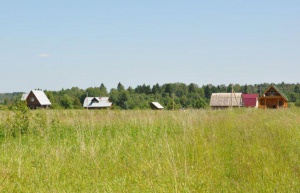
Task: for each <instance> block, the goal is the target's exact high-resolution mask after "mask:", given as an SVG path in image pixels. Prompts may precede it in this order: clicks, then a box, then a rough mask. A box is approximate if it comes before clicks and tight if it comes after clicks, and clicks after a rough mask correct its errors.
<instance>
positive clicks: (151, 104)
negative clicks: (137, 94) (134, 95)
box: [150, 102, 164, 110]
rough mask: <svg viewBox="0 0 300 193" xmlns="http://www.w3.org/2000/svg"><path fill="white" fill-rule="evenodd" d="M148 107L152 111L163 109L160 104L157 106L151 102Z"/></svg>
mask: <svg viewBox="0 0 300 193" xmlns="http://www.w3.org/2000/svg"><path fill="white" fill-rule="evenodd" d="M150 107H151V109H153V110H162V109H164V107H163V106H161V104H159V103H158V102H151V103H150Z"/></svg>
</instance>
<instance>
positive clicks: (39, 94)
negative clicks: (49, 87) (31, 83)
mask: <svg viewBox="0 0 300 193" xmlns="http://www.w3.org/2000/svg"><path fill="white" fill-rule="evenodd" d="M31 92H32V93H33V94H34V96H35V97H36V99H37V100H38V101H39V103H40V104H41V105H51V102H50V101H49V99H48V97H47V96H46V94H45V93H44V91H42V90H32V91H31ZM26 98H27V97H26Z"/></svg>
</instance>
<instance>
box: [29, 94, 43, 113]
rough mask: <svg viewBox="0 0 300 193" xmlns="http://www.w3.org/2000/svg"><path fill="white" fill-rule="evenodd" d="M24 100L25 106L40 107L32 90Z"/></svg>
mask: <svg viewBox="0 0 300 193" xmlns="http://www.w3.org/2000/svg"><path fill="white" fill-rule="evenodd" d="M26 102H27V106H28V107H29V108H31V109H36V108H37V107H41V104H40V103H39V101H38V100H37V98H36V97H35V95H34V94H33V92H30V93H29V95H28V97H27V99H26Z"/></svg>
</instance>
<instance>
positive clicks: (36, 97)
mask: <svg viewBox="0 0 300 193" xmlns="http://www.w3.org/2000/svg"><path fill="white" fill-rule="evenodd" d="M26 102H27V106H28V107H29V108H30V109H37V108H43V109H45V108H48V107H50V106H51V102H50V101H49V99H48V97H47V96H46V94H45V93H44V91H42V90H32V91H30V93H29V94H28V96H27V97H26Z"/></svg>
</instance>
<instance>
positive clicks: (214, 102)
mask: <svg viewBox="0 0 300 193" xmlns="http://www.w3.org/2000/svg"><path fill="white" fill-rule="evenodd" d="M231 98H232V100H231ZM231 101H232V106H233V107H238V106H243V105H242V93H234V94H231V93H212V94H211V98H210V106H211V107H230V106H231Z"/></svg>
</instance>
